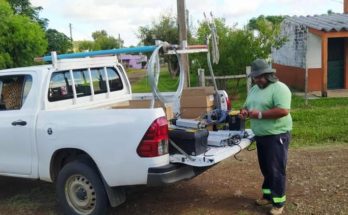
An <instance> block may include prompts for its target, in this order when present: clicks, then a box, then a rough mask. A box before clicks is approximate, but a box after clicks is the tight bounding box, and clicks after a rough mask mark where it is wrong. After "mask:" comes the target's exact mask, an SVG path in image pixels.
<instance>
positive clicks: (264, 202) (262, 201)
mask: <svg viewBox="0 0 348 215" xmlns="http://www.w3.org/2000/svg"><path fill="white" fill-rule="evenodd" d="M255 203H256V204H257V205H258V206H265V205H270V204H272V201H270V200H268V199H264V198H262V199H256V201H255Z"/></svg>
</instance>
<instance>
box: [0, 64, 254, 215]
mask: <svg viewBox="0 0 348 215" xmlns="http://www.w3.org/2000/svg"><path fill="white" fill-rule="evenodd" d="M0 95H1V100H0V110H1V111H0V136H1V141H0V175H3V176H13V177H22V178H31V179H40V180H44V181H48V182H55V183H56V192H57V196H58V201H59V203H60V205H61V208H62V210H63V212H64V213H65V214H88V215H89V214H105V213H106V209H107V207H108V206H109V205H111V206H117V205H119V204H121V203H123V202H124V201H125V192H124V189H123V188H124V187H126V186H130V185H163V184H169V183H173V182H177V181H180V180H184V179H190V178H193V177H194V176H196V175H198V174H199V173H201V172H203V171H204V170H206V169H207V168H209V167H211V166H213V165H214V164H216V163H218V162H220V161H221V160H224V159H226V158H228V157H230V156H232V155H233V154H236V153H238V152H239V151H240V150H241V149H242V148H245V147H247V146H248V145H249V144H250V140H249V139H247V138H246V139H243V140H242V141H241V143H240V144H239V145H238V146H225V147H216V148H214V147H212V149H210V151H208V152H207V153H206V154H207V155H208V154H209V157H208V158H207V159H206V157H205V154H203V155H200V156H190V157H189V158H190V159H186V157H185V156H184V155H178V154H177V155H169V154H168V122H167V120H166V118H165V115H164V111H163V109H161V108H154V109H150V108H148V109H112V108H111V106H113V105H115V104H118V103H120V102H125V101H128V100H131V99H132V92H131V86H130V83H129V81H128V78H127V74H126V72H125V70H124V69H123V67H122V66H121V64H119V63H118V62H117V59H116V57H95V58H79V59H65V60H58V61H57V64H56V65H53V64H52V65H43V66H34V67H25V68H15V69H8V70H2V71H0Z"/></svg>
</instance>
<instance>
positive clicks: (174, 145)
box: [169, 139, 195, 161]
mask: <svg viewBox="0 0 348 215" xmlns="http://www.w3.org/2000/svg"><path fill="white" fill-rule="evenodd" d="M169 142H170V144H172V146H173V147H174V148H175V149H176V150H178V151H179V152H180V153H181V154H183V155H185V157H186V158H187V159H189V160H190V161H195V159H193V158H192V157H191V156H190V155H189V154H187V153H186V152H185V151H184V150H182V149H181V148H180V147H179V146H178V145H176V144H175V143H174V141H172V140H171V139H169Z"/></svg>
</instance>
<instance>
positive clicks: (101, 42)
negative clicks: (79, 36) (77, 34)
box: [77, 30, 123, 51]
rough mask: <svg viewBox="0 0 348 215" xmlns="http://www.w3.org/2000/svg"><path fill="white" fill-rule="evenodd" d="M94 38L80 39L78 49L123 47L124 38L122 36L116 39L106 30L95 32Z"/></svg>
mask: <svg viewBox="0 0 348 215" xmlns="http://www.w3.org/2000/svg"><path fill="white" fill-rule="evenodd" d="M92 38H93V41H90V40H83V41H78V42H77V44H78V45H77V46H78V50H79V51H96V50H105V49H117V48H121V47H123V40H122V39H121V38H119V39H116V38H115V37H113V36H110V35H108V33H107V32H106V31H105V30H100V31H95V32H93V33H92Z"/></svg>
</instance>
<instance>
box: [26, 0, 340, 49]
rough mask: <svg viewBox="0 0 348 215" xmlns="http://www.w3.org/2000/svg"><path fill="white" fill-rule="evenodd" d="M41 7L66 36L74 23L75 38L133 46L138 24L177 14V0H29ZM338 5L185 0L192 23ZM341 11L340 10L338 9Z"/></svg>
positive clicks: (309, 0)
mask: <svg viewBox="0 0 348 215" xmlns="http://www.w3.org/2000/svg"><path fill="white" fill-rule="evenodd" d="M31 2H32V4H33V5H35V6H42V7H43V8H44V10H43V11H42V17H45V18H48V19H49V20H50V24H49V27H50V28H56V29H57V30H59V31H62V32H64V33H66V34H67V35H68V33H69V29H68V25H69V23H72V25H73V34H74V39H79V40H80V39H90V38H91V37H90V35H91V33H92V32H93V31H96V30H101V29H104V30H106V31H107V32H108V33H109V34H111V35H113V36H115V37H117V36H118V34H121V38H122V39H124V40H125V43H126V45H136V44H137V42H138V39H137V38H136V35H135V33H136V32H137V30H138V28H139V26H144V25H151V23H152V21H153V20H155V19H156V18H158V17H159V15H160V14H168V13H172V14H176V0H126V1H124V0H122V1H121V0H31ZM335 7H336V8H341V7H342V6H341V5H340V4H338V3H337V2H333V1H331V0H253V1H247V0H244V1H241V0H186V8H187V9H188V10H189V12H190V18H191V19H193V20H191V21H193V23H196V22H195V21H196V20H202V19H203V18H204V17H203V12H208V13H209V12H210V11H212V12H213V13H214V15H215V16H216V17H223V18H225V19H226V23H227V24H229V25H232V24H234V23H236V22H240V23H242V24H245V23H246V22H247V20H248V19H250V18H252V17H256V16H258V15H260V14H265V15H274V14H277V15H278V14H283V15H285V14H290V15H307V14H315V13H318V12H319V11H320V12H319V13H325V12H326V11H327V10H328V9H335ZM338 12H340V11H338Z"/></svg>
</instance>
